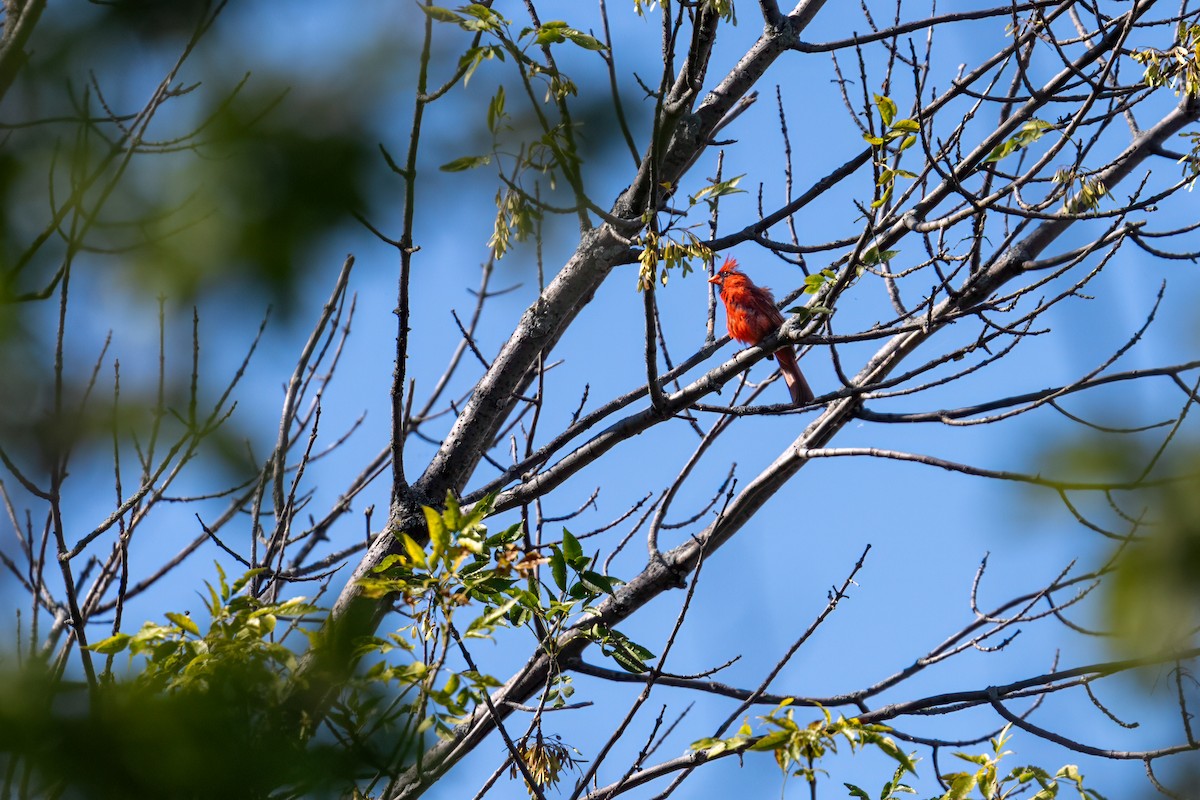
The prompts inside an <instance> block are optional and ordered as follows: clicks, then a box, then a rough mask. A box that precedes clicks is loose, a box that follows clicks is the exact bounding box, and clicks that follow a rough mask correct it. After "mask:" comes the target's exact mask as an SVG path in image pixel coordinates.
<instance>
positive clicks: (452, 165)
mask: <svg viewBox="0 0 1200 800" xmlns="http://www.w3.org/2000/svg"><path fill="white" fill-rule="evenodd" d="M490 163H492V157H491V156H490V155H482V156H463V157H462V158H456V159H454V160H453V161H448V162H446V163H445V164H442V165H441V166H440V167H438V169H440V170H441V171H442V172H464V171H466V170H468V169H475V168H476V167H483V166H487V165H488V164H490Z"/></svg>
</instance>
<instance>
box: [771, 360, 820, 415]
mask: <svg viewBox="0 0 1200 800" xmlns="http://www.w3.org/2000/svg"><path fill="white" fill-rule="evenodd" d="M775 357H776V358H778V359H779V371H780V372H782V373H783V380H784V382H785V383H787V387H788V391H789V392H791V393H792V403H794V404H795V405H798V406H800V405H804V404H805V403H811V402H812V401H813V398H814V397H816V395H814V394H813V390H812V388H811V387H810V386H809V385H808V381H806V380H804V373H803V372H801V371H800V365H799V364H797V363H796V351H795V350H793V349H792V348H791V347H790V346H788V347H782V348H780V349H779V350H776V351H775Z"/></svg>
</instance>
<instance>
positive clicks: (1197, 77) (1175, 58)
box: [1130, 22, 1200, 97]
mask: <svg viewBox="0 0 1200 800" xmlns="http://www.w3.org/2000/svg"><path fill="white" fill-rule="evenodd" d="M1130 57H1131V58H1132V59H1133V60H1134V61H1136V62H1137V63H1139V64H1141V65H1142V67H1143V68H1144V69H1145V74H1144V75H1143V76H1142V80H1143V81H1144V82H1145V83H1146V85H1147V86H1149V87H1150V88H1152V89H1153V88H1157V87H1159V86H1169V87H1171V89H1172V90H1173V91H1174V92H1175V94H1176V95H1179V94H1183V95H1184V96H1186V97H1195V96H1196V94H1197V93H1200V25H1198V24H1191V25H1187V24H1185V23H1183V22H1180V23H1179V26H1178V28H1177V29H1176V32H1175V46H1173V47H1171V48H1170V49H1169V50H1155V49H1153V48H1146V49H1144V50H1135V51H1133V53H1131V54H1130Z"/></svg>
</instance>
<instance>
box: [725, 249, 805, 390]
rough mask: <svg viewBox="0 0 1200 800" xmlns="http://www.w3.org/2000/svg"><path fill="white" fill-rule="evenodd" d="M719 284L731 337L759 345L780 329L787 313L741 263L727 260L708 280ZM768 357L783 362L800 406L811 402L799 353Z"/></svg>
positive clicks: (778, 352)
mask: <svg viewBox="0 0 1200 800" xmlns="http://www.w3.org/2000/svg"><path fill="white" fill-rule="evenodd" d="M708 282H709V283H715V284H716V285H717V287H718V288H719V289H720V292H721V299H722V300H724V301H725V317H726V320H727V321H728V323H729V335H730V336H732V337H733V338H734V339H737V340H738V341H739V342H744V343H745V344H749V345H755V344H758V343H759V342H761V341H762V340H763V339H765V338H766V337H767V336H768V335H770V334H772V333H774V332H775V331H777V330H779V326H780V325H782V324H783V314H781V313H779V309H778V308H776V307H775V297H774V295H772V294H771V290H770V289H768V288H767V287H765V286H755V285H754V282H753V281H751V280H750V279H749V278H747V277H746V276H745V275H744V274H742V272H740V271H739V270H738V268H737V261H735V260H733V259H732V258H727V259H725V263H724V265H722V267H721V270H720V272H718V273H717V274H716V275H713V276H712V277H711V278H709V279H708ZM768 358H778V359H779V370H780V372H782V373H783V380H784V381H785V382H786V383H787V387H788V391H790V392H791V393H792V402H793V403H795V404H796V405H801V404H803V403H810V402H812V399H813V391H812V389H810V388H809V386H808V381H806V380H804V373H803V372H801V371H800V367H799V365H797V364H796V351H795V350H794V349H793V348H792V346H791V345H787V346H785V347H781V348H779V349H778V350H776V351H775V353H774V354H773V355H772V356H768Z"/></svg>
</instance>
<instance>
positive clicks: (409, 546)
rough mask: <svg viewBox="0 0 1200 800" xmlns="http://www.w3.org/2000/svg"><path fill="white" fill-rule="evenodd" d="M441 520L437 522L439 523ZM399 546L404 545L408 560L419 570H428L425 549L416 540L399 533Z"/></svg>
mask: <svg viewBox="0 0 1200 800" xmlns="http://www.w3.org/2000/svg"><path fill="white" fill-rule="evenodd" d="M440 521H441V520H439V522H440ZM400 544H402V545H404V552H405V553H406V554H407V555H408V558H409V560H411V561H412V563H413V564H415V565H416V566H418V567H420V568H421V569H429V562H427V561H426V560H425V548H423V547H421V545H419V544H417V540H416V539H414V538H412V537H411V536H409V535H408V534H407V533H404V532H403V531H401V532H400Z"/></svg>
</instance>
